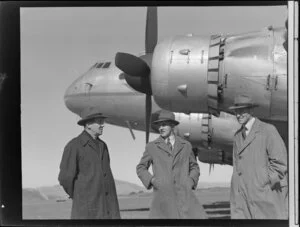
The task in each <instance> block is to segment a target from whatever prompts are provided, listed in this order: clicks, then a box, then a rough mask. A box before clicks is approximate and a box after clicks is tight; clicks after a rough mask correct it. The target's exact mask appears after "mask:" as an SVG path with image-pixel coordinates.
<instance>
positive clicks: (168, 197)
mask: <svg viewBox="0 0 300 227" xmlns="http://www.w3.org/2000/svg"><path fill="white" fill-rule="evenodd" d="M178 124H179V122H178V121H176V120H175V116H174V114H173V113H172V112H169V111H165V110H162V111H161V113H160V114H159V117H158V120H156V121H154V122H153V126H154V127H155V128H156V129H157V130H158V131H159V133H160V136H159V137H158V138H157V139H156V140H154V141H152V142H150V143H148V144H147V145H146V148H145V152H144V154H143V156H142V158H141V160H140V163H139V164H138V165H137V167H136V171H137V175H138V177H139V178H140V180H141V181H142V183H143V184H144V186H145V187H146V188H147V189H151V188H152V187H153V193H154V197H153V200H152V204H151V208H150V215H149V217H150V218H164V219H168V218H174V219H182V218H188V219H193V218H196V219H203V218H206V213H205V211H204V209H203V206H202V205H201V204H200V203H199V201H198V199H197V197H196V196H195V194H194V193H193V191H192V190H193V189H196V187H197V184H198V179H199V175H200V171H199V166H198V163H197V161H196V158H195V155H194V153H193V151H192V146H191V144H190V143H189V142H188V141H186V140H184V139H182V138H180V137H178V136H176V135H175V133H174V127H175V126H176V125H178ZM150 165H152V171H153V174H151V173H150V172H149V171H148V169H149V167H150Z"/></svg>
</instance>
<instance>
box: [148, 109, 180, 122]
mask: <svg viewBox="0 0 300 227" xmlns="http://www.w3.org/2000/svg"><path fill="white" fill-rule="evenodd" d="M165 121H168V122H172V123H174V125H178V124H179V122H178V121H176V120H175V115H174V113H172V112H170V111H167V110H162V111H161V112H160V113H159V115H158V119H157V120H155V121H153V122H152V124H153V125H157V124H158V123H160V122H165Z"/></svg>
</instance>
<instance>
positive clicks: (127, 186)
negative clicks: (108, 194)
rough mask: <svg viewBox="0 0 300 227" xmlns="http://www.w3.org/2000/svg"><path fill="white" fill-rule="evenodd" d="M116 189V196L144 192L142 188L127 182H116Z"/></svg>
mask: <svg viewBox="0 0 300 227" xmlns="http://www.w3.org/2000/svg"><path fill="white" fill-rule="evenodd" d="M115 182H116V189H117V194H118V195H128V194H130V193H133V192H134V193H137V192H141V191H143V192H144V191H146V189H145V188H144V187H141V186H139V185H136V184H133V183H129V182H127V181H121V180H116V181H115Z"/></svg>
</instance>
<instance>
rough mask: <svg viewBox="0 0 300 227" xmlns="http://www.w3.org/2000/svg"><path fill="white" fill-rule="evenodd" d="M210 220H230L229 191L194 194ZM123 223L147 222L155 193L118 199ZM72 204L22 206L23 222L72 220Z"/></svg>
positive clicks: (56, 202)
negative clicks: (124, 220)
mask: <svg viewBox="0 0 300 227" xmlns="http://www.w3.org/2000/svg"><path fill="white" fill-rule="evenodd" d="M195 194H196V195H197V198H198V199H199V201H200V202H201V203H202V204H203V207H204V209H205V211H206V213H207V215H208V218H210V219H229V218H230V207H229V188H219V187H215V188H207V189H197V190H196V191H195ZM118 199H119V204H120V211H121V218H122V219H147V218H148V215H149V207H150V204H151V200H152V193H144V192H140V193H130V194H129V195H119V196H118ZM71 206H72V200H55V199H49V200H42V201H26V202H24V203H23V219H69V218H70V214H71Z"/></svg>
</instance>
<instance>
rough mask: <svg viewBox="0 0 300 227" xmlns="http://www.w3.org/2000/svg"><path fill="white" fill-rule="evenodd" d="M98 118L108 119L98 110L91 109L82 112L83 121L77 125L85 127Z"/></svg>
mask: <svg viewBox="0 0 300 227" xmlns="http://www.w3.org/2000/svg"><path fill="white" fill-rule="evenodd" d="M96 118H107V117H106V116H104V115H103V114H102V113H100V112H99V111H97V110H96V109H93V108H89V109H86V110H84V111H83V112H82V114H81V119H80V120H79V121H78V122H77V124H79V125H81V126H84V125H85V123H86V122H87V121H90V120H94V119H96Z"/></svg>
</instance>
